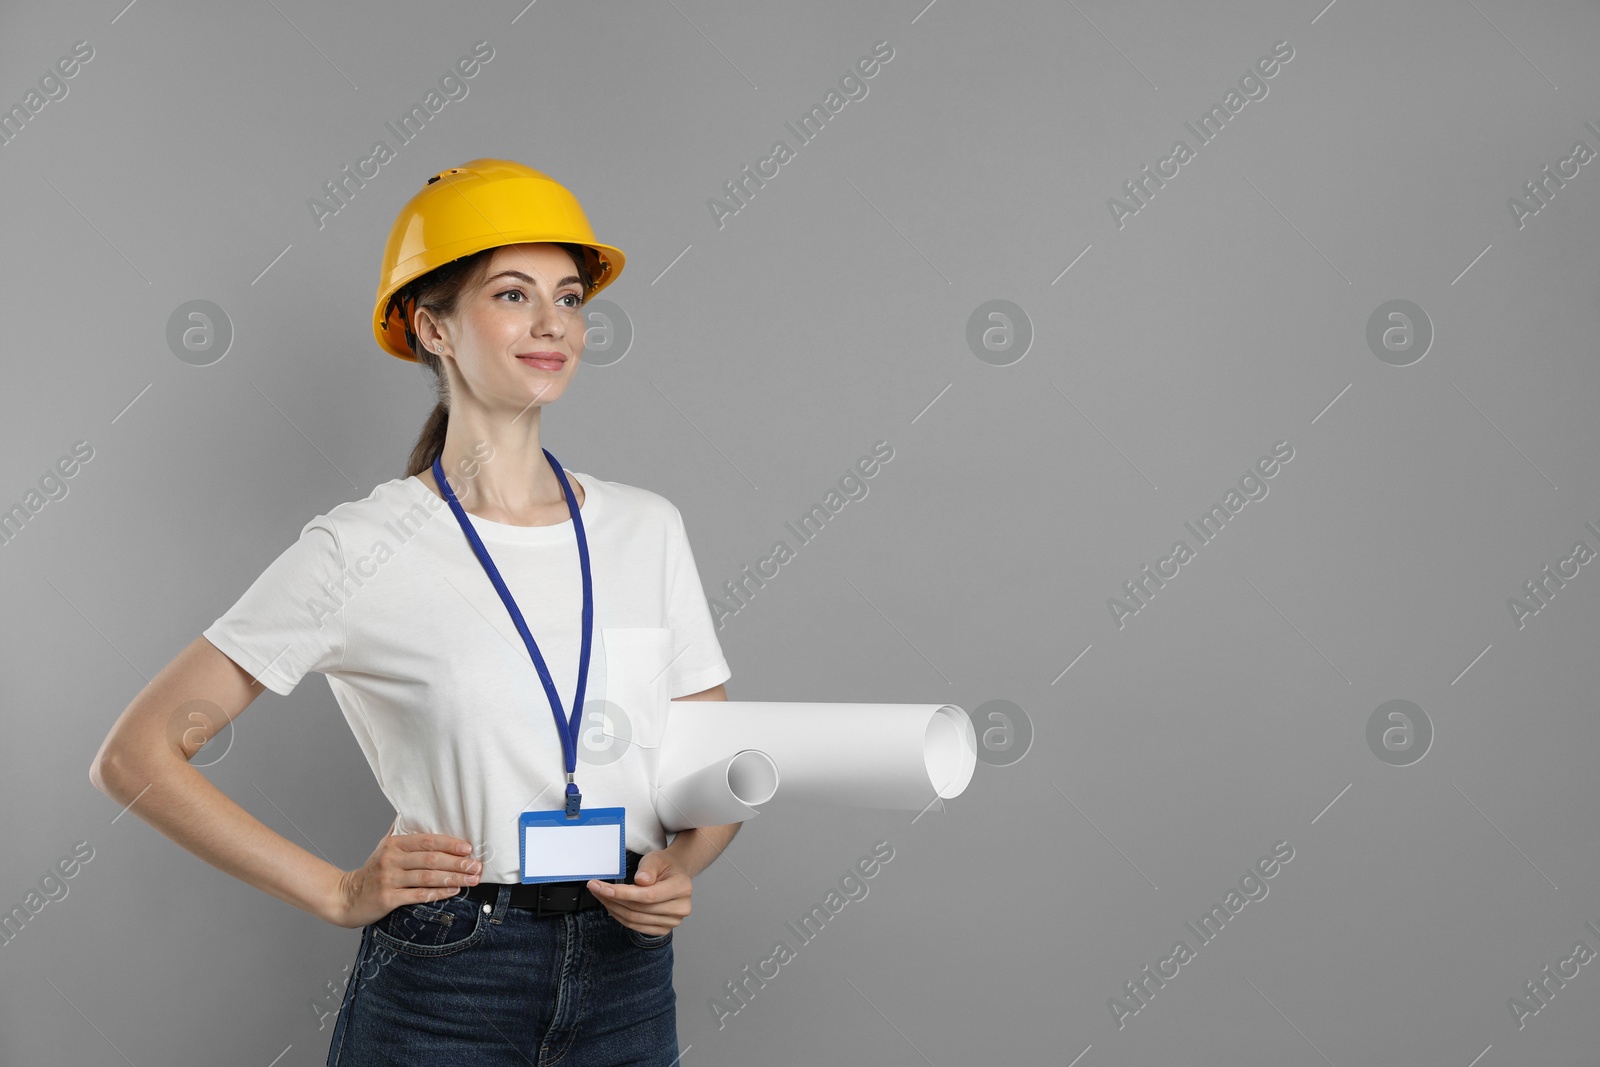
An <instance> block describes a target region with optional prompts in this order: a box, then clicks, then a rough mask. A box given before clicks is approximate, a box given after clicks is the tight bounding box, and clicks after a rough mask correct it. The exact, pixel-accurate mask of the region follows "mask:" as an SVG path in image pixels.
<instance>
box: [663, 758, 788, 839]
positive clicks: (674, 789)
mask: <svg viewBox="0 0 1600 1067" xmlns="http://www.w3.org/2000/svg"><path fill="white" fill-rule="evenodd" d="M777 788H778V768H777V767H776V766H775V765H774V764H773V762H772V758H771V757H770V756H768V755H767V754H766V753H765V752H759V751H757V750H756V749H753V748H747V749H744V750H742V751H739V752H735V753H734V754H733V755H731V756H728V757H727V758H726V759H719V760H717V761H716V762H714V763H711V764H708V765H707V766H705V767H702V768H700V769H699V770H698V771H695V772H693V773H692V774H688V775H685V776H684V777H682V778H679V779H677V780H675V781H671V782H666V783H664V784H663V785H662V787H661V788H660V790H658V791H657V793H656V817H657V818H659V819H660V820H661V825H662V827H663V828H664V829H666V830H668V831H670V832H673V833H676V832H677V831H679V830H687V829H689V828H690V827H691V826H721V825H723V824H724V823H730V822H747V821H749V820H750V819H753V818H755V817H756V815H757V814H758V812H757V810H756V809H757V808H758V807H759V806H760V805H762V804H765V803H766V802H767V801H769V800H771V799H772V794H773V793H774V792H775V791H776V790H777Z"/></svg>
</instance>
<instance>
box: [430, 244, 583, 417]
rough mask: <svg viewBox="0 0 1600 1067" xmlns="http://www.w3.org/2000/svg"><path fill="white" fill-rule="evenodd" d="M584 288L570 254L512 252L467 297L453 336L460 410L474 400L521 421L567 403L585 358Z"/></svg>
mask: <svg viewBox="0 0 1600 1067" xmlns="http://www.w3.org/2000/svg"><path fill="white" fill-rule="evenodd" d="M582 300H583V286H582V284H581V283H580V282H579V280H578V271H577V267H576V266H575V265H574V264H573V262H572V257H571V256H570V255H568V254H567V251H566V249H564V248H561V247H560V246H559V245H553V244H521V245H506V246H503V247H501V248H497V249H495V251H494V255H493V256H492V257H490V260H489V266H488V268H487V270H486V271H485V272H484V280H483V281H482V282H480V283H479V284H478V285H477V286H476V287H473V288H469V289H467V290H466V291H465V292H463V293H462V295H461V300H460V302H459V303H458V304H457V306H456V314H455V317H454V319H453V320H452V321H451V322H449V323H448V324H447V325H446V327H445V330H446V333H445V339H444V342H445V351H446V352H447V353H449V354H450V355H453V356H454V357H455V362H456V367H457V370H458V372H459V373H458V374H457V376H456V381H455V383H454V384H455V392H454V393H453V395H452V398H451V403H452V406H453V405H454V404H455V403H457V402H458V401H460V400H462V399H466V398H469V397H470V398H471V399H472V400H473V401H475V402H477V403H478V404H479V405H480V406H482V407H484V408H487V409H496V408H505V409H510V410H511V411H512V412H514V413H521V412H522V411H525V410H527V409H528V408H529V407H531V406H534V405H544V404H548V403H550V402H551V401H553V400H556V399H558V398H560V396H561V394H562V393H563V392H565V391H566V388H567V384H568V383H569V382H570V381H571V380H572V376H573V374H574V373H575V372H576V371H577V367H578V360H579V358H580V357H581V356H582V355H583V337H584V331H585V328H586V326H587V323H586V320H585V316H584V312H583V309H582V307H581V306H580V305H581V303H582Z"/></svg>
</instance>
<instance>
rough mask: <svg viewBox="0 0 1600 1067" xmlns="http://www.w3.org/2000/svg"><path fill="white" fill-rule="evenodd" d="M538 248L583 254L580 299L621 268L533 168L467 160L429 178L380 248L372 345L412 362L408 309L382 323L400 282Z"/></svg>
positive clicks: (551, 182) (572, 201)
mask: <svg viewBox="0 0 1600 1067" xmlns="http://www.w3.org/2000/svg"><path fill="white" fill-rule="evenodd" d="M537 241H543V242H551V243H568V244H577V245H582V246H583V247H585V248H587V249H589V250H590V252H591V254H592V255H591V259H590V262H589V273H590V275H591V276H592V277H593V278H594V280H595V281H594V287H593V288H591V289H590V290H589V291H588V292H587V293H585V294H584V299H585V300H588V299H589V297H591V296H593V295H594V294H595V293H598V292H599V291H600V290H601V289H604V288H605V287H606V286H608V285H610V284H611V283H612V282H613V281H615V280H616V278H617V275H619V274H621V273H622V265H623V263H624V262H625V261H626V257H624V256H623V254H622V250H621V249H619V248H613V247H612V246H611V245H603V244H601V243H599V242H598V241H596V240H595V239H594V231H593V230H591V229H590V228H589V220H588V218H587V217H585V215H584V213H583V208H582V207H580V206H579V204H578V199H577V197H575V196H573V195H572V194H571V193H570V192H568V191H567V190H566V188H565V187H563V186H562V185H561V184H560V183H559V182H557V181H556V180H555V179H553V178H551V177H550V176H549V175H547V174H541V173H539V172H538V171H536V170H534V169H533V168H532V167H525V166H523V165H522V164H521V163H514V162H512V161H511V160H508V159H474V160H472V161H471V162H469V163H463V164H462V165H461V166H459V167H451V168H450V169H449V170H443V171H440V172H439V173H438V174H436V175H434V176H433V177H431V178H429V179H428V181H427V183H426V184H425V185H423V187H422V191H421V192H419V193H418V194H417V195H416V196H413V197H412V198H411V199H410V200H408V201H407V202H406V205H405V207H403V208H401V209H400V214H399V215H398V216H396V217H395V220H394V226H393V227H391V228H390V230H389V240H388V243H386V244H385V245H384V247H383V267H382V270H381V271H380V272H379V275H378V302H377V305H376V306H375V307H374V308H373V310H372V333H373V336H375V337H376V338H377V339H378V346H379V347H380V348H382V349H383V350H384V351H385V352H388V353H390V354H391V355H395V356H399V357H400V358H401V359H404V360H409V361H410V362H412V363H415V362H417V358H416V357H415V356H413V355H412V354H411V349H410V347H409V346H407V344H406V326H407V325H408V323H407V318H408V317H409V315H410V314H411V309H409V308H407V309H404V310H403V311H402V312H401V314H400V315H398V316H390V317H389V321H388V323H387V324H385V322H384V309H385V307H386V306H387V305H388V303H389V298H390V297H391V296H393V295H394V293H395V291H396V290H398V289H399V288H400V287H401V286H403V285H405V284H406V283H407V282H409V281H412V280H414V279H416V278H420V277H422V276H423V275H424V274H426V273H428V272H429V271H431V270H433V269H434V268H436V267H440V266H443V265H444V264H446V263H449V262H450V261H451V260H454V259H459V258H461V257H462V256H468V255H471V254H472V253H474V252H481V251H483V250H484V249H486V248H498V247H499V246H501V245H515V244H524V243H531V242H537Z"/></svg>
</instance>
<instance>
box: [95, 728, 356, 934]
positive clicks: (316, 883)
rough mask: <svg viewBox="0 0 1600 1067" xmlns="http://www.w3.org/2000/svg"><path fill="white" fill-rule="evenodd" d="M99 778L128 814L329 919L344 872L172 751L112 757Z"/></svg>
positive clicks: (214, 863)
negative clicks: (122, 763) (121, 762)
mask: <svg viewBox="0 0 1600 1067" xmlns="http://www.w3.org/2000/svg"><path fill="white" fill-rule="evenodd" d="M99 779H100V780H99V781H98V782H97V784H98V785H99V786H100V787H101V789H102V790H103V791H104V792H105V793H106V795H108V796H110V797H111V798H112V799H113V800H115V801H116V802H117V803H118V804H120V805H124V806H127V805H129V804H131V805H132V808H131V811H130V813H131V814H133V815H137V816H139V817H140V818H141V819H143V820H144V821H145V822H147V823H149V824H150V825H151V826H154V827H155V828H156V829H157V830H159V831H161V833H162V834H164V835H165V836H166V837H168V838H170V839H171V840H173V841H175V842H177V843H178V844H179V845H181V846H183V847H184V848H185V849H187V850H188V851H190V852H192V853H194V854H195V855H196V856H199V857H200V858H201V859H203V860H205V861H206V862H207V863H209V864H211V865H212V866H213V867H216V868H217V869H218V870H221V871H226V872H227V873H228V874H231V875H233V876H234V877H235V878H238V879H240V880H241V881H244V882H248V883H249V884H250V885H253V886H255V887H256V888H257V889H260V890H262V891H263V892H266V893H270V894H272V895H273V896H275V897H277V898H278V899H279V900H281V901H284V902H285V903H287V904H293V905H294V906H295V907H297V908H299V909H301V910H302V911H306V912H309V913H310V914H312V915H315V916H316V917H317V918H319V919H323V920H325V921H327V922H334V921H335V917H334V916H335V910H334V909H335V907H336V902H337V900H338V896H339V886H340V882H341V880H342V878H343V877H344V872H343V871H342V870H340V869H339V868H338V867H335V866H334V865H333V864H331V863H329V862H328V861H327V860H324V859H322V858H320V857H318V856H314V855H312V854H311V853H310V852H307V851H306V850H305V849H303V848H301V847H300V846H299V845H296V844H295V843H294V842H292V841H290V840H289V839H288V838H286V837H284V836H283V835H281V834H279V833H277V832H276V831H274V830H273V829H271V828H270V827H268V826H266V825H265V824H264V823H262V822H261V821H260V820H259V819H257V818H256V817H255V816H253V815H251V814H250V813H249V812H248V811H246V810H245V809H244V808H242V807H240V806H239V805H238V804H237V803H235V802H234V800H233V799H232V798H230V797H229V796H228V795H227V794H226V793H224V792H223V791H222V790H220V789H218V788H217V787H216V786H215V785H213V784H212V783H211V781H210V779H208V778H207V777H206V776H205V775H203V774H201V773H200V772H199V771H198V770H196V769H195V768H194V767H192V766H190V765H189V764H188V763H186V762H184V761H183V760H181V759H178V758H176V757H155V758H152V759H149V760H146V761H142V762H141V764H140V765H139V766H136V767H124V768H119V767H117V766H115V764H114V763H113V764H112V765H110V766H103V767H101V768H100V771H99Z"/></svg>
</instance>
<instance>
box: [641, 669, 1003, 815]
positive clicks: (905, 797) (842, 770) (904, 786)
mask: <svg viewBox="0 0 1600 1067" xmlns="http://www.w3.org/2000/svg"><path fill="white" fill-rule="evenodd" d="M746 749H755V750H757V751H759V752H763V753H765V754H766V755H768V756H770V757H771V759H772V762H773V763H774V764H776V765H777V771H778V774H779V775H781V776H782V786H781V788H780V789H779V790H778V791H777V797H778V799H779V800H782V801H790V800H795V801H800V802H803V803H810V804H833V805H845V806H848V807H861V808H892V809H898V810H901V811H916V810H919V809H921V808H925V807H927V806H928V805H929V804H931V803H933V801H934V799H935V797H941V798H945V799H949V798H951V797H956V796H960V795H961V792H962V791H963V790H964V789H966V787H967V783H968V782H969V781H971V780H972V772H973V769H974V768H975V767H976V766H977V750H978V746H977V734H976V732H975V731H974V730H973V727H972V720H971V719H970V718H968V717H967V713H966V712H965V711H963V710H961V709H960V708H958V707H956V706H955V705H954V704H833V703H829V704H816V703H777V702H770V701H740V700H731V701H722V700H674V701H670V702H669V703H668V711H667V719H666V725H665V727H664V728H663V730H662V737H661V754H660V756H661V758H660V768H659V778H658V780H659V781H660V782H662V783H665V784H666V785H667V786H668V787H670V788H673V789H678V788H680V787H679V785H678V783H679V782H680V780H682V779H686V778H688V777H689V776H690V775H693V774H695V773H696V772H698V771H701V770H702V769H703V768H708V767H712V766H716V765H720V763H721V762H722V761H726V760H728V759H730V758H731V757H733V756H735V755H736V754H738V753H740V752H742V751H744V750H746ZM713 777H714V776H713ZM752 806H753V805H752ZM724 821H733V820H724ZM696 825H715V823H699V824H696Z"/></svg>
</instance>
